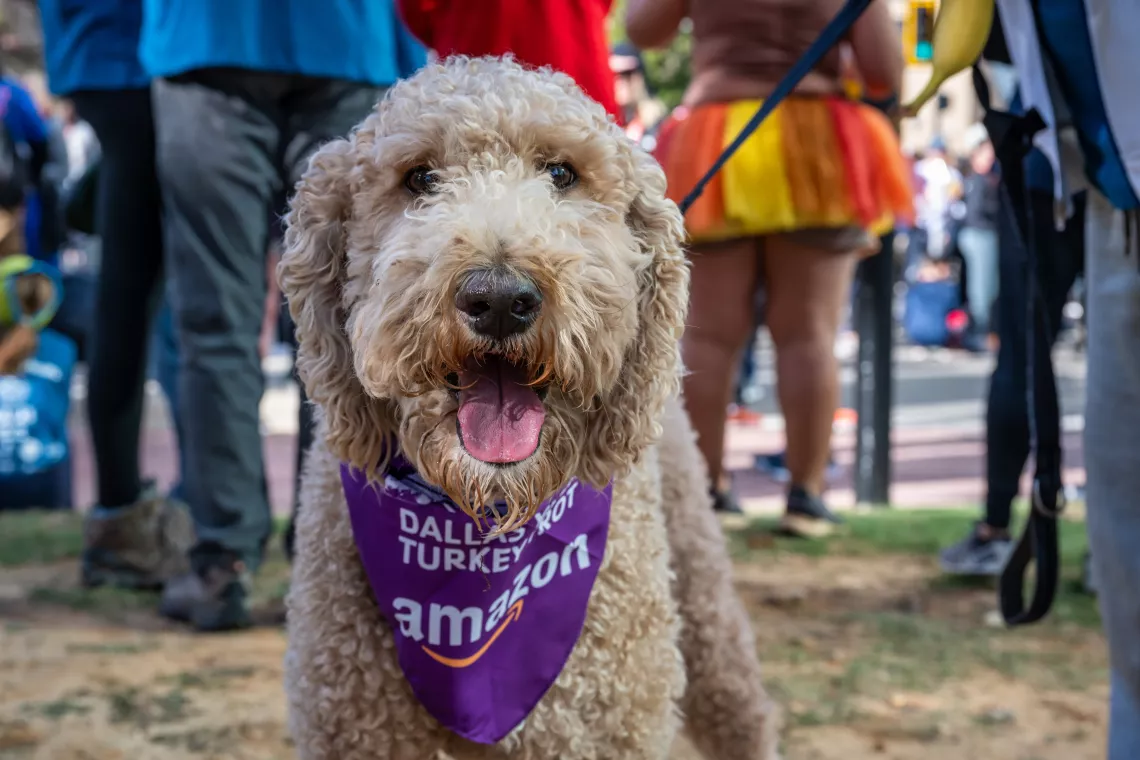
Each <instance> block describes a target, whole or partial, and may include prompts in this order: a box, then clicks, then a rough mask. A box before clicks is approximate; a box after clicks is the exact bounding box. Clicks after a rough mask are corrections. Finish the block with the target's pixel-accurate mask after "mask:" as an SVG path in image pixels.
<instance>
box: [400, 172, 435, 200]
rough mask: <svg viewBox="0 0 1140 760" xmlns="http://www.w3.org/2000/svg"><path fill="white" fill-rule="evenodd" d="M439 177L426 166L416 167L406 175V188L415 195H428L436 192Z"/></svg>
mask: <svg viewBox="0 0 1140 760" xmlns="http://www.w3.org/2000/svg"><path fill="white" fill-rule="evenodd" d="M438 181H439V177H438V176H437V175H436V173H435V172H433V171H432V170H431V169H429V168H427V167H426V166H415V167H412V168H411V169H409V170H408V173H407V174H405V175H404V187H406V188H408V189H409V190H411V191H412V193H413V194H415V195H427V194H428V193H432V192H435V185H436V183H437V182H438Z"/></svg>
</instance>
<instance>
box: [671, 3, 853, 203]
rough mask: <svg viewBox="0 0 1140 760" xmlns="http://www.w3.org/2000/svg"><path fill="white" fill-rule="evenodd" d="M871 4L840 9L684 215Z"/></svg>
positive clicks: (718, 163) (699, 185)
mask: <svg viewBox="0 0 1140 760" xmlns="http://www.w3.org/2000/svg"><path fill="white" fill-rule="evenodd" d="M870 5H871V0H847V2H846V3H844V5H843V7H842V8H840V9H839V13H837V14H835V18H833V19H832V20H831V21H830V22H828V24H827V26H825V27H824V28H823V31H822V32H820V33H819V37H817V38H816V40H815V42H813V43H812V44H811V47H809V48H808V49H807V50H806V51H804V54H803V55H802V56H800V58H799V60H797V61H796V62H795V64H793V65H792V68H790V69H789V70H788V73H787V74H785V75H784V78H783V79H781V80H780V81H779V83H778V84H777V85H776V86H775V87H774V88H773V89H772V94H771V95H769V96H768V97H767V98H766V99H765V100H764V103H763V105H761V106H760V108H759V110H757V111H756V113H755V115H753V117H752V118H751V119H749V120H748V123H747V124H745V125H744V129H742V130H740V134H738V135H737V136H736V139H735V140H733V141H732V142H731V143H730V144H729V145H728V147H727V148H725V149H724V151H723V152H721V154H720V156H719V157H718V158H717V160H716V161H715V162H714V163H713V165H712V166H711V167H710V168H709V170H708V171H707V172H705V175H704V176H703V177H701V179H700V181H699V182H697V185H696V187H694V188H693V189H692V190H691V191H690V192H689V194H688V195H686V196H685V199H684V200H682V201H681V204H680V208H681V213H682V214H684V213H686V212H687V211H688V210H689V207H691V206H692V205H693V204H694V203H695V202H696V201H697V199H698V198H700V197H701V194H702V193H703V192H704V191H705V187H706V186H707V185H708V183H709V182H710V181H711V180H712V178H713V177H715V176H716V173H717V172H719V171H720V170H721V169H723V168H724V165H725V164H726V163H728V159H730V158H732V155H733V154H734V153H736V151H737V150H739V149H740V146H741V145H743V144H744V143H745V142H747V140H748V138H749V137H751V136H752V134H753V133H754V132H755V131H756V130H757V129H758V128H759V126H760V125H761V124H762V123H763V122H764V119H766V118H768V115H769V114H771V113H772V111H774V110H776V106H778V105H780V103H781V102H782V101H783V100H784V98H786V97H788V96H789V95H791V94H792V92H793V91H794V90H795V89H796V85H798V84H799V83H800V80H802V79H803V78H804V77H805V76H807V75H808V73H809V72H811V70H812V69H814V68H815V67H816V66H818V65H819V62H820V61H822V60H823V57H824V56H825V55H827V53H828V51H830V50H831V49H832V48H833V47H835V45H836V44H838V43H839V41H840V40H842V39H843V36H844V35H845V34H847V32H848V30H850V29H851V27H852V26H854V25H855V22H856V21H858V20H859V17H860V16H862V15H863V11H865V10H867V8H868V7H869V6H870Z"/></svg>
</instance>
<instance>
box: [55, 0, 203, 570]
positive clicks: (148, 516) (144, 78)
mask: <svg viewBox="0 0 1140 760" xmlns="http://www.w3.org/2000/svg"><path fill="white" fill-rule="evenodd" d="M142 2H143V0H87V1H86V2H84V3H73V2H68V1H67V0H41V2H40V18H41V23H42V24H43V31H44V52H45V63H46V69H47V75H48V84H49V86H50V87H51V90H52V92H53V93H55V94H56V95H60V96H66V97H68V98H70V99H71V100H72V102H73V103H74V105H75V107H76V110H77V112H78V113H79V115H80V116H81V117H82V118H83V119H84V120H86V121H87V122H88V123H89V124H91V127H92V128H93V129H94V130H95V134H96V136H97V137H98V140H99V144H100V151H101V158H100V164H99V174H98V180H97V182H98V187H97V191H96V210H95V231H96V232H97V233H98V235H99V236H100V237H101V239H102V263H101V266H100V271H99V274H98V278H97V281H96V284H95V298H94V315H93V317H94V323H95V324H96V325H97V329H94V330H91V329H90V326H89V325H84V326H85V327H87V328H88V329H87V331H86V332H87V335H86V351H85V353H86V355H87V361H88V365H89V366H88V396H87V411H88V419H89V423H90V427H91V438H92V444H93V448H94V454H95V473H96V480H97V495H98V502H97V503H96V505H95V507H94V508H93V509H92V510H90V511H89V512H88V514H87V516H86V524H85V528H84V539H85V548H84V554H83V561H82V574H83V581H84V583H85V584H87V585H102V584H114V585H119V586H126V587H142V588H156V587H160V586H162V585H163V584H164V583H165V582H166V581H167V580H169V579H170V578H171V577H172V576H174V575H180V574H181V573H182V572H185V569H186V567H187V566H188V563H187V561H186V553H187V551H188V550H189V547H190V545H191V542H192V540H193V536H192V531H191V529H190V521H189V518H188V517H187V515H186V513H185V509H184V508H182V507H180V505H178V504H177V503H175V502H174V501H172V500H171V499H169V498H167V497H166V496H164V495H160V494H159V493H158V492H157V490H156V488H155V486H154V484H153V483H151V482H149V481H144V480H143V479H142V477H141V475H140V472H139V439H140V432H141V425H142V414H143V406H144V398H145V396H144V390H145V381H146V373H147V351H148V344H149V342H150V339H151V335H152V328H153V325H154V323H155V315H156V312H157V311H158V310H159V308H160V304H161V303H162V301H163V283H164V279H163V245H162V224H161V213H162V206H161V202H160V200H159V186H158V175H157V172H156V169H155V143H154V119H153V114H152V111H151V100H150V76H149V75H148V74H147V73H146V72H145V71H144V70H143V67H142V64H141V62H140V61H139V57H138V43H139V34H140V31H141V29H142V13H143V7H142ZM164 390H165V391H166V393H167V395H168V397H170V401H171V402H172V403H173V401H174V398H175V396H176V393H175V389H174V388H172V387H171V386H170V385H169V383H167V384H164ZM174 421H175V428H176V430H178V429H179V428H180V425H179V419H178V417H177V415H175V420H174ZM178 438H179V439H181V436H180V435H179V436H178ZM182 448H183V446H182V445H181V441H180V442H179V449H180V450H181V449H182Z"/></svg>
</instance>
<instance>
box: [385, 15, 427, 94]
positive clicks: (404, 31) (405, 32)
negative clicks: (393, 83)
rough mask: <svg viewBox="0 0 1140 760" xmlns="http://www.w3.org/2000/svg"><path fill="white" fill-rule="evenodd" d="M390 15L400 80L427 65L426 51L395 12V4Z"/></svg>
mask: <svg viewBox="0 0 1140 760" xmlns="http://www.w3.org/2000/svg"><path fill="white" fill-rule="evenodd" d="M392 15H393V17H394V24H395V30H396V63H397V65H398V66H399V75H400V78H401V79H406V78H407V77H410V76H411V75H412V74H415V73H416V72H417V71H418V70H419V69H420V68H422V67H423V65H424V64H425V63H427V49H426V48H425V47H424V46H423V45H422V44H420V41H419V40H418V39H416V38H415V36H414V35H412V33H411V31H410V30H409V29H408V27H407V25H405V24H404V19H403V18H401V16H400V13H399V12H398V11H397V10H396V4H395V3H393V4H392Z"/></svg>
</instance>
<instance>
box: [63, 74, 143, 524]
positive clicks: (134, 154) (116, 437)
mask: <svg viewBox="0 0 1140 760" xmlns="http://www.w3.org/2000/svg"><path fill="white" fill-rule="evenodd" d="M72 99H73V101H74V102H75V106H76V109H77V111H78V113H79V115H80V116H81V117H82V118H83V119H84V120H86V121H87V122H88V123H90V124H91V126H92V128H93V129H94V130H95V134H96V136H97V137H98V138H99V144H100V147H101V150H102V159H101V164H100V168H99V185H98V198H97V200H96V208H95V226H96V232H97V234H98V235H99V236H100V238H101V239H102V263H101V265H100V272H99V277H98V282H97V285H96V291H95V305H94V311H95V314H94V325H93V327H94V330H93V334H92V335H91V336H90V339H89V342H88V344H87V355H88V396H87V414H88V419H89V422H90V425H91V438H92V444H93V446H94V450H95V473H96V477H97V478H98V498H99V504H100V505H101V506H104V507H119V506H124V505H127V504H131V503H133V502H134V501H136V500H137V499H138V497H139V492H140V490H141V487H142V486H141V479H140V475H139V436H140V428H141V425H142V414H143V402H144V389H145V385H146V374H147V354H148V348H149V345H150V335H151V325H152V323H153V321H154V315H155V312H156V311H157V309H158V305H159V303H160V302H161V300H162V296H163V292H162V291H163V276H162V275H163V263H162V221H161V211H162V202H161V199H160V195H159V185H158V178H157V174H156V172H155V139H154V121H153V118H152V112H151V95H150V90H149V89H137V90H108V91H85V92H78V93H75V94H74V95H73V96H72Z"/></svg>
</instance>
